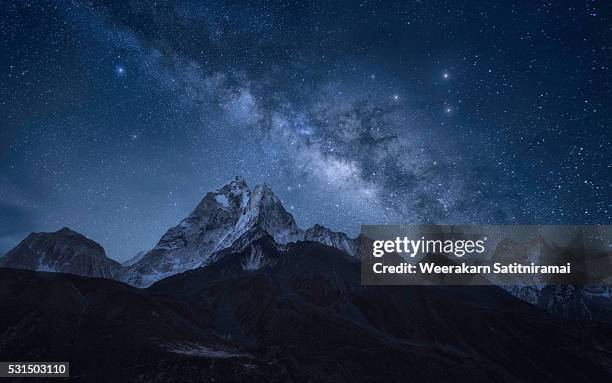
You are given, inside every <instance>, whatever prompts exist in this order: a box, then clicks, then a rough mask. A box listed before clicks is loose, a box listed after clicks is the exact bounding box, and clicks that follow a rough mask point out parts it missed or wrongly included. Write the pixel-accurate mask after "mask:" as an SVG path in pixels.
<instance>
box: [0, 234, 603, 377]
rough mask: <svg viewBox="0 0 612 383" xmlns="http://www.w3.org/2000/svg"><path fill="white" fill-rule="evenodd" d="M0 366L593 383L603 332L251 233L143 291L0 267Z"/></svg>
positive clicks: (485, 291)
mask: <svg viewBox="0 0 612 383" xmlns="http://www.w3.org/2000/svg"><path fill="white" fill-rule="evenodd" d="M0 329H3V330H2V331H1V332H0V359H2V360H68V361H70V362H71V375H72V376H76V377H80V378H81V379H80V380H83V381H109V380H112V381H153V382H156V381H157V382H162V381H164V382H167V381H212V380H213V379H214V381H217V382H219V381H228V382H240V381H249V382H251V381H253V382H255V381H292V382H320V381H328V382H346V381H351V382H373V381H385V382H405V381H436V382H451V381H452V382H491V381H500V382H502V381H503V382H514V381H521V382H541V381H556V382H606V381H610V379H611V378H612V327H611V326H609V325H607V324H605V323H600V322H596V321H588V322H587V321H567V320H562V319H558V318H555V317H553V316H551V315H549V314H547V313H546V312H545V311H544V310H541V309H539V308H537V307H535V306H533V305H530V304H527V303H525V302H523V301H521V300H519V299H516V298H514V297H513V296H511V295H510V294H507V293H506V292H505V291H503V290H502V289H499V288H497V287H493V286H466V287H435V286H433V287H432V286H413V287H409V286H361V285H360V275H359V264H358V261H357V260H356V259H354V258H352V257H349V256H348V255H346V254H345V253H343V252H341V251H339V250H337V249H335V248H332V247H329V246H325V245H322V244H319V243H316V242H299V243H296V244H290V245H288V246H281V247H279V245H278V244H276V243H275V242H274V241H273V240H272V238H271V237H269V236H264V237H262V238H260V239H258V240H256V241H255V242H253V243H252V244H251V245H249V246H248V247H247V248H245V249H243V250H242V251H239V252H235V251H232V250H231V249H227V250H226V252H225V253H223V254H219V257H218V260H217V261H216V262H214V263H212V264H210V265H208V266H207V267H204V268H199V269H195V270H191V271H188V272H186V273H183V274H179V275H176V276H172V277H169V278H166V279H164V280H162V281H160V282H158V283H156V284H154V285H153V286H151V287H150V288H148V289H144V290H142V289H137V288H134V287H130V286H128V285H125V284H122V283H120V282H116V281H112V280H107V279H99V278H82V277H78V276H72V275H66V274H50V273H38V272H31V271H21V270H8V269H2V270H0Z"/></svg>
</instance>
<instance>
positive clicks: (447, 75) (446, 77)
mask: <svg viewBox="0 0 612 383" xmlns="http://www.w3.org/2000/svg"><path fill="white" fill-rule="evenodd" d="M449 77H450V75H449V74H448V72H444V73H442V78H443V79H445V80H448V78H449Z"/></svg>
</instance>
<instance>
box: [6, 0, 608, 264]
mask: <svg viewBox="0 0 612 383" xmlns="http://www.w3.org/2000/svg"><path fill="white" fill-rule="evenodd" d="M606 3H607V2H605V1H573V2H568V1H560V2H542V1H536V0H534V1H515V2H513V1H509V0H500V1H495V0H493V1H482V2H477V1H469V2H458V1H435V0H428V1H380V2H375V1H364V0H358V1H348V2H346V1H312V2H311V1H296V2H288V1H277V2H266V1H255V2H222V1H220V2H214V1H193V0H176V1H168V2H163V1H157V2H153V1H141V2H140V1H123V2H117V1H87V2H82V1H47V0H36V1H10V0H9V1H6V2H3V3H2V5H1V6H0V49H1V52H2V54H1V55H0V68H1V70H0V253H3V252H5V251H8V250H9V249H10V248H12V247H13V246H14V245H16V244H17V243H18V242H19V241H20V240H21V239H22V238H23V237H24V236H25V235H27V234H28V233H29V232H31V231H52V230H57V229H59V228H60V227H62V226H68V227H70V228H72V229H74V230H77V231H79V232H81V233H83V234H85V235H87V236H89V237H90V238H92V239H94V240H96V241H98V242H100V243H101V244H102V245H103V246H104V247H105V249H106V251H107V254H108V255H109V256H111V257H113V258H115V259H118V260H126V259H128V258H130V257H132V256H133V255H134V254H136V253H137V252H138V251H140V250H146V249H149V248H151V247H152V246H153V245H154V244H155V243H156V241H157V240H158V239H159V237H160V236H161V235H162V234H163V233H164V232H165V230H167V229H168V228H169V227H171V226H173V225H175V224H176V223H177V222H178V221H180V220H181V219H182V218H184V217H185V216H186V215H187V214H189V212H190V211H191V210H192V209H193V208H194V207H195V205H196V204H197V202H198V201H199V200H200V199H201V198H202V197H203V196H204V194H205V193H206V192H207V191H209V190H212V189H215V188H217V187H220V186H221V185H223V184H224V183H225V182H226V181H228V180H230V179H232V178H233V177H234V176H236V175H242V176H244V177H245V178H246V180H247V182H248V183H249V185H251V186H254V185H255V184H258V183H262V182H265V183H267V184H269V185H270V186H271V187H272V188H273V189H274V190H275V192H276V193H277V195H278V196H279V197H280V198H281V199H282V201H283V202H284V204H285V207H286V208H287V209H288V210H289V211H290V212H291V213H292V214H293V215H294V217H295V218H296V220H297V222H298V224H299V225H300V226H301V227H308V226H310V225H312V224H314V223H320V224H323V225H326V226H328V227H331V228H333V229H335V230H342V231H345V232H347V233H349V234H351V235H356V234H357V233H358V231H359V225H360V224H362V223H371V224H373V223H381V224H382V223H494V224H512V223H521V224H529V223H540V224H575V223H580V224H611V223H612V206H611V205H612V192H611V187H612V150H611V147H612V142H611V141H612V127H611V119H612V117H611V115H612V113H611V111H612V108H611V103H612V101H611V100H612V95H611V92H612V91H611V89H612V87H611V86H610V85H611V71H610V65H611V57H612V27H611V26H612V23H611V19H610V17H609V15H610V13H609V9H605V8H606V7H608V6H609V4H606Z"/></svg>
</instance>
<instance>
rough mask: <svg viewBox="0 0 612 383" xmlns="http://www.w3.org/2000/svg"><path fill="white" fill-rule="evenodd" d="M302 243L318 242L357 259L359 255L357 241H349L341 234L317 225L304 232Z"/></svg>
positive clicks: (349, 239)
mask: <svg viewBox="0 0 612 383" xmlns="http://www.w3.org/2000/svg"><path fill="white" fill-rule="evenodd" d="M303 240H304V241H314V242H319V243H322V244H324V245H328V246H331V247H335V248H336V249H339V250H342V251H344V252H345V253H347V254H348V255H351V256H353V257H357V256H358V253H359V239H358V238H357V239H351V238H349V237H348V236H347V235H346V234H344V233H342V232H337V231H332V230H330V229H328V228H326V227H325V226H321V225H319V224H316V225H314V226H313V227H311V228H310V229H308V230H306V231H305V232H304V237H303Z"/></svg>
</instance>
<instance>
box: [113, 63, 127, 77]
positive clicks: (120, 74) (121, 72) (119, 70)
mask: <svg viewBox="0 0 612 383" xmlns="http://www.w3.org/2000/svg"><path fill="white" fill-rule="evenodd" d="M115 74H116V75H117V76H118V77H123V76H125V75H126V71H125V67H124V66H123V65H117V66H115Z"/></svg>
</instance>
